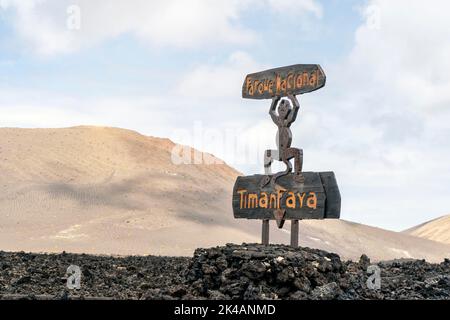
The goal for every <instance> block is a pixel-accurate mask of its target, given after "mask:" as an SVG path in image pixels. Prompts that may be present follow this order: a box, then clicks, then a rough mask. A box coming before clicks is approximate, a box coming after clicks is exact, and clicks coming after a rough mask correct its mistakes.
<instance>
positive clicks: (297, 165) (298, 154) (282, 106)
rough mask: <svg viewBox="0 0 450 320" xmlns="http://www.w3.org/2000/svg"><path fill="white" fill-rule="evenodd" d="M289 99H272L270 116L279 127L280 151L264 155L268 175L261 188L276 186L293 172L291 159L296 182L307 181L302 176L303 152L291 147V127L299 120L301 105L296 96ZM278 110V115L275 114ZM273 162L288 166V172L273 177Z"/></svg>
mask: <svg viewBox="0 0 450 320" xmlns="http://www.w3.org/2000/svg"><path fill="white" fill-rule="evenodd" d="M288 98H289V100H290V101H289V100H286V99H283V100H281V101H280V97H279V96H276V97H274V98H273V99H272V104H271V106H270V110H269V114H270V117H271V118H272V121H273V122H274V123H275V124H276V125H277V126H278V132H277V139H276V140H277V147H278V149H277V150H266V151H265V153H264V173H265V174H266V175H265V176H264V178H263V179H262V181H261V187H264V186H266V185H267V184H268V183H269V182H271V183H272V184H273V185H274V184H275V182H276V180H277V179H278V178H279V177H282V176H284V175H287V174H288V173H290V172H292V165H291V162H290V160H291V159H294V180H295V181H296V182H298V183H303V182H304V181H305V179H304V177H303V176H302V174H301V172H302V165H303V150H302V149H298V148H292V147H291V143H292V132H291V129H290V126H291V124H292V123H293V122H294V121H295V119H296V118H297V114H298V111H299V110H300V104H299V103H298V100H297V98H296V97H295V96H294V95H292V94H288ZM277 105H278V108H277ZM276 108H277V111H278V114H277V113H276V112H275V109H276ZM273 160H277V161H282V162H283V163H284V164H285V165H286V170H284V171H281V172H278V173H276V174H275V175H272V162H273Z"/></svg>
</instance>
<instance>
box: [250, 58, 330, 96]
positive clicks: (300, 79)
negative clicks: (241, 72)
mask: <svg viewBox="0 0 450 320" xmlns="http://www.w3.org/2000/svg"><path fill="white" fill-rule="evenodd" d="M325 81H326V76H325V73H324V72H323V70H322V68H321V67H320V65H318V64H295V65H291V66H286V67H281V68H275V69H270V70H265V71H261V72H256V73H252V74H249V75H247V76H246V77H245V80H244V84H243V86H242V97H243V98H247V99H271V98H272V97H274V96H280V97H285V96H287V95H288V93H290V94H293V95H297V94H302V93H307V92H311V91H314V90H317V89H320V88H322V87H323V86H324V85H325Z"/></svg>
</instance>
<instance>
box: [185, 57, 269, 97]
mask: <svg viewBox="0 0 450 320" xmlns="http://www.w3.org/2000/svg"><path fill="white" fill-rule="evenodd" d="M259 68H261V66H260V65H258V64H257V63H256V62H255V61H254V60H253V58H252V57H251V56H250V55H249V54H248V53H246V52H242V51H236V52H234V53H232V54H231V55H230V56H229V58H228V60H227V61H226V62H225V63H223V64H219V65H217V64H203V65H199V66H196V67H195V68H194V69H193V70H191V71H190V72H188V73H187V74H186V75H184V76H183V77H182V79H181V81H180V83H179V84H178V92H179V93H180V94H181V95H182V96H184V97H189V98H224V97H228V98H233V97H236V96H237V95H238V94H239V93H240V91H241V87H242V82H243V81H244V76H245V74H246V73H248V72H249V70H258V69H259Z"/></svg>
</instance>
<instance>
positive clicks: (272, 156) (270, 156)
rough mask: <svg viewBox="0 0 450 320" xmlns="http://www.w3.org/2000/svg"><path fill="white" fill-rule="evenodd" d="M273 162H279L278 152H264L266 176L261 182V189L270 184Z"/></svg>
mask: <svg viewBox="0 0 450 320" xmlns="http://www.w3.org/2000/svg"><path fill="white" fill-rule="evenodd" d="M273 160H279V152H278V150H266V152H264V173H265V174H266V175H265V176H264V177H263V179H262V180H261V184H260V185H261V187H264V186H265V185H267V184H268V183H269V182H270V176H271V174H272V162H273Z"/></svg>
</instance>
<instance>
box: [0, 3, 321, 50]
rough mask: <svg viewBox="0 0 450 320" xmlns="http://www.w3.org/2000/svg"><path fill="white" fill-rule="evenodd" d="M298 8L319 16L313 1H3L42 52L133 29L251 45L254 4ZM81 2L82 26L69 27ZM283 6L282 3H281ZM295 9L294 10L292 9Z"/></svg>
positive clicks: (167, 42)
mask: <svg viewBox="0 0 450 320" xmlns="http://www.w3.org/2000/svg"><path fill="white" fill-rule="evenodd" d="M264 4H266V5H268V6H269V9H271V8H287V7H289V8H290V9H296V11H295V12H296V14H302V13H305V12H311V13H313V14H315V15H320V12H321V11H320V7H319V6H318V5H317V4H316V3H315V2H314V1H313V0H302V1H286V0H283V1H282V2H281V3H280V4H278V1H277V3H275V2H274V1H272V0H266V1H264V2H260V1H257V0H244V1H238V0H215V1H208V0H189V1H185V0H165V1H148V0H134V1H132V2H130V1H126V0H115V1H113V2H112V1H110V0H96V1H92V0H1V1H0V9H2V8H3V9H6V10H11V11H12V12H14V13H13V19H12V21H13V22H14V26H15V29H16V30H17V32H18V33H19V35H20V36H21V37H22V38H23V39H25V40H26V42H27V43H28V44H30V45H31V47H32V48H33V49H34V50H35V51H37V52H38V53H39V54H42V55H51V54H57V53H66V52H71V51H74V50H78V49H80V48H82V47H86V46H91V45H93V44H97V43H98V42H102V41H105V40H108V39H111V38H114V37H117V36H119V35H123V34H130V35H133V36H135V37H137V38H138V39H140V40H142V41H143V42H146V43H149V44H150V45H153V46H174V47H179V48H190V47H196V46H200V45H207V46H212V45H216V44H232V45H249V44H252V43H254V42H255V41H257V39H258V35H257V33H255V32H254V31H252V30H250V29H248V28H244V27H243V26H242V25H241V24H240V21H239V18H240V17H241V15H242V14H243V11H245V10H246V9H248V8H249V7H252V6H260V5H264ZM72 5H75V6H78V7H79V9H80V10H79V12H80V19H77V20H79V21H80V22H81V24H80V28H79V29H75V30H70V29H69V28H68V27H67V23H68V20H69V21H73V15H74V14H76V13H77V12H73V11H70V10H69V12H68V9H69V8H70V6H72ZM280 5H281V7H280ZM291 12H292V11H291Z"/></svg>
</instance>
